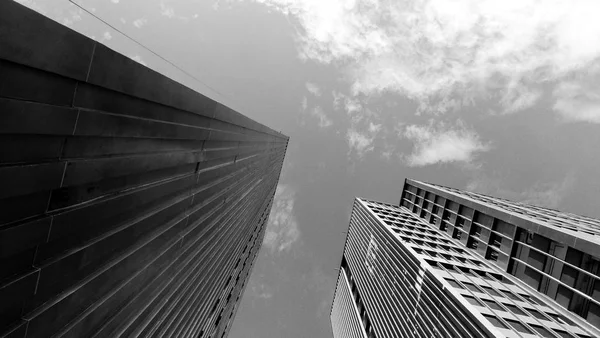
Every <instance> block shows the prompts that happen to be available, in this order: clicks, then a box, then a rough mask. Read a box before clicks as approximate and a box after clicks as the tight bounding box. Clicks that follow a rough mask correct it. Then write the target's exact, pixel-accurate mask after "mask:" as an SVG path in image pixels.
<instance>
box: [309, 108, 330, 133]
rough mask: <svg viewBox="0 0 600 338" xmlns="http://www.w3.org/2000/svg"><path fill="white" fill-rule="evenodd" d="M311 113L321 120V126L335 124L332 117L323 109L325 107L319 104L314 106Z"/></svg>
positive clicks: (325, 126)
mask: <svg viewBox="0 0 600 338" xmlns="http://www.w3.org/2000/svg"><path fill="white" fill-rule="evenodd" d="M310 114H311V115H312V116H314V117H316V118H317V119H318V120H319V128H327V127H331V126H332V125H333V121H331V119H330V118H329V117H327V115H326V114H325V112H324V111H323V108H321V107H319V106H317V107H314V108H313V109H312V110H311V112H310Z"/></svg>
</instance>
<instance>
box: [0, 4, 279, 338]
mask: <svg viewBox="0 0 600 338" xmlns="http://www.w3.org/2000/svg"><path fill="white" fill-rule="evenodd" d="M287 143H288V138H287V137H286V136H284V135H282V134H280V133H278V132H275V131H274V130H272V129H270V128H268V127H266V126H264V125H262V124H260V123H257V122H255V121H253V120H251V119H249V118H247V117H245V116H243V115H242V114H240V113H238V112H236V111H233V110H231V109H229V108H228V107H226V106H224V105H222V104H220V103H218V102H215V101H213V100H211V99H209V98H207V97H205V96H203V95H201V94H199V93H197V92H195V91H193V90H191V89H189V88H187V87H185V86H183V85H181V84H179V83H177V82H175V81H173V80H170V79H168V78H166V77H164V76H162V75H161V74H158V73H156V72H154V71H152V70H150V69H148V68H146V67H144V66H142V65H141V64H139V63H137V62H135V61H133V60H131V59H129V58H127V57H125V56H123V55H121V54H119V53H116V52H115V51H113V50H111V49H109V48H107V47H106V46H104V45H102V44H100V43H98V42H96V41H94V40H91V39H88V38H86V37H84V36H82V35H80V34H78V33H76V32H74V31H72V30H70V29H68V28H66V27H64V26H62V25H60V24H58V23H56V22H54V21H52V20H50V19H47V18H45V17H43V16H41V15H40V14H38V13H36V12H34V11H31V10H29V9H27V8H25V7H23V6H21V5H19V4H16V3H14V2H12V1H2V2H0V337H4V336H7V337H48V336H64V337H124V336H140V337H150V336H155V337H165V336H173V337H223V336H226V335H227V332H228V330H229V328H230V326H231V322H232V321H233V318H234V314H235V312H236V310H237V306H238V304H239V300H240V297H241V295H242V293H243V290H244V287H245V285H246V282H247V280H248V278H249V275H250V271H251V268H252V265H253V263H254V261H255V259H256V255H257V252H258V250H259V248H260V245H261V243H262V238H263V235H264V231H265V226H266V222H267V219H268V215H269V211H270V209H271V204H272V200H273V196H274V193H275V189H276V186H277V182H278V179H279V174H280V171H281V167H282V164H283V159H284V156H285V152H286V148H287Z"/></svg>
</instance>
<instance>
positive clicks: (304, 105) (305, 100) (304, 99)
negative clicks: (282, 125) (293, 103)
mask: <svg viewBox="0 0 600 338" xmlns="http://www.w3.org/2000/svg"><path fill="white" fill-rule="evenodd" d="M301 107H302V111H305V110H306V109H307V108H308V99H307V98H306V96H304V97H303V98H302V106H301Z"/></svg>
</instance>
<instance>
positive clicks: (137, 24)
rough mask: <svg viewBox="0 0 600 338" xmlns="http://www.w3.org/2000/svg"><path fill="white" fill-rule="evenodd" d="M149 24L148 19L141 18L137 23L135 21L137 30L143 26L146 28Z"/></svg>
mask: <svg viewBox="0 0 600 338" xmlns="http://www.w3.org/2000/svg"><path fill="white" fill-rule="evenodd" d="M147 23H148V19H146V18H139V19H136V20H135V21H133V25H134V26H135V27H136V28H142V26H144V25H145V24H147Z"/></svg>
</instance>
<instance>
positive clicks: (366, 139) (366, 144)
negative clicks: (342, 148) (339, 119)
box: [346, 129, 375, 158]
mask: <svg viewBox="0 0 600 338" xmlns="http://www.w3.org/2000/svg"><path fill="white" fill-rule="evenodd" d="M346 139H347V140H348V147H350V153H352V152H355V153H356V155H357V156H358V157H359V158H362V157H363V156H364V155H365V154H366V153H368V152H370V151H373V149H374V147H373V141H374V140H375V136H373V135H371V134H369V133H365V132H360V131H358V130H355V129H349V130H348V132H347V133H346Z"/></svg>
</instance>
